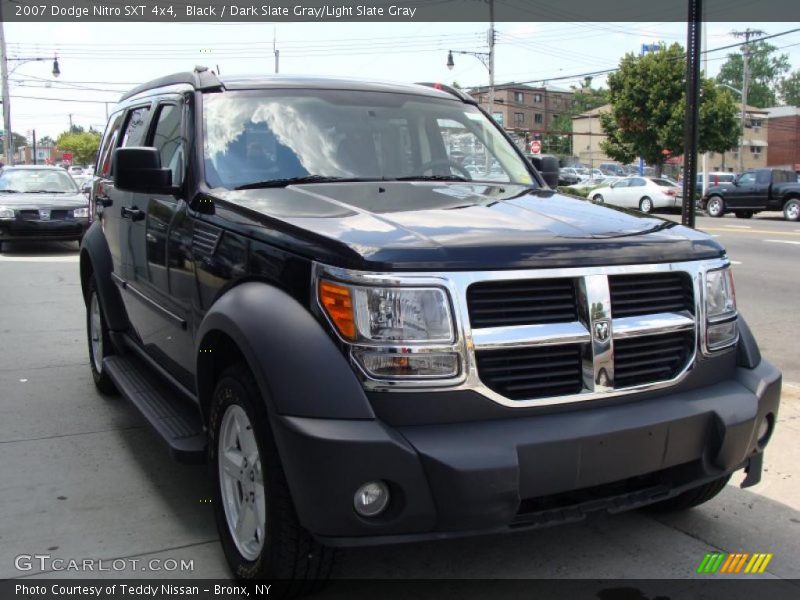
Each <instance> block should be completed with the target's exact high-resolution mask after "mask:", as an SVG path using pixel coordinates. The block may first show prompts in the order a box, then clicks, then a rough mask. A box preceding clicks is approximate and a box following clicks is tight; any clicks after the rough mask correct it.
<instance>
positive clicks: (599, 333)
mask: <svg viewBox="0 0 800 600" xmlns="http://www.w3.org/2000/svg"><path fill="white" fill-rule="evenodd" d="M473 288H475V289H473ZM569 290H574V292H573V293H572V294H570V293H569V292H568V291H569ZM559 292H560V293H559ZM548 298H552V301H553V305H552V306H551V305H548V303H547V299H548ZM476 300H480V302H478V301H476ZM467 309H468V312H469V318H470V323H471V326H472V337H473V340H474V344H475V350H476V352H475V357H476V366H477V373H478V377H479V378H480V380H481V381H482V382H483V384H484V385H485V386H486V387H487V388H489V389H490V390H492V391H493V392H495V393H496V394H499V395H500V396H502V397H503V398H506V399H508V400H511V401H514V402H518V401H523V402H527V401H535V400H537V399H554V398H555V399H557V398H559V397H563V396H574V395H581V394H595V393H600V394H602V393H609V392H613V391H616V390H624V389H628V388H632V387H637V386H647V385H651V384H655V383H663V382H667V381H670V380H673V379H675V378H677V377H678V376H679V375H680V374H681V373H682V372H683V371H684V370H685V369H686V368H687V367H688V365H689V364H690V361H691V360H692V359H693V357H694V352H695V344H696V342H695V340H696V324H695V318H694V315H695V314H696V313H697V311H696V307H695V294H694V289H693V280H692V277H691V275H690V274H689V273H688V272H674V271H669V272H655V273H653V272H650V273H647V272H645V273H630V274H627V273H626V274H620V275H605V274H591V275H585V276H578V277H574V278H567V279H565V278H559V279H545V278H540V279H532V280H511V281H492V282H480V283H475V284H473V285H471V286H470V287H469V288H468V289H467ZM506 311H507V312H506ZM486 315H491V320H489V321H487V319H486ZM520 315H524V320H522V319H519V318H518V317H519V316H520ZM553 315H558V318H557V319H555V320H553V319H552V318H551V317H552V316H553ZM504 316H505V317H506V319H505V320H504ZM520 321H522V322H520ZM495 322H497V323H502V325H501V326H492V325H493V324H494V323H495Z"/></svg>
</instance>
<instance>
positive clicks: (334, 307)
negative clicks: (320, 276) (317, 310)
mask: <svg viewBox="0 0 800 600" xmlns="http://www.w3.org/2000/svg"><path fill="white" fill-rule="evenodd" d="M319 301H320V304H322V307H323V308H324V309H325V313H326V314H327V315H328V316H329V317H330V319H331V321H333V324H334V325H336V329H338V330H339V333H340V334H341V335H342V337H344V338H346V339H348V340H354V339H355V337H356V323H355V320H354V318H353V299H352V298H351V296H350V290H349V288H347V287H346V286H343V285H339V284H336V283H331V282H330V281H320V283H319Z"/></svg>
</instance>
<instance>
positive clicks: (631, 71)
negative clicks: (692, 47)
mask: <svg viewBox="0 0 800 600" xmlns="http://www.w3.org/2000/svg"><path fill="white" fill-rule="evenodd" d="M685 70H686V56H685V53H684V50H683V48H682V47H681V46H680V44H673V45H672V46H669V47H665V48H662V49H661V50H659V51H657V52H653V53H651V54H647V55H645V56H636V55H634V54H630V53H629V54H627V55H626V56H625V57H623V59H622V60H621V61H620V66H619V69H618V70H617V71H616V72H615V73H612V74H611V75H609V77H608V87H609V101H610V104H611V112H610V113H607V114H602V115H600V122H601V124H602V126H603V130H604V132H605V134H606V136H607V138H606V139H605V140H604V141H603V142H601V148H602V149H603V151H604V152H605V153H606V154H607V155H608V156H610V157H611V158H613V159H615V160H618V161H620V162H622V163H629V162H632V161H633V160H634V159H636V158H637V157H638V156H641V157H642V158H644V160H645V161H646V162H647V163H648V164H650V165H652V166H654V167H656V169H657V172H658V173H661V169H662V167H663V165H664V162H665V161H666V159H667V158H668V157H669V156H679V155H681V154H683V130H684V121H685V115H686V94H685V85H686V84H685ZM701 91H702V93H701V98H700V107H699V122H700V140H699V148H698V149H699V151H700V152H708V151H712V152H725V151H726V150H729V149H730V148H732V147H734V146H735V145H736V143H737V140H738V132H739V126H738V121H737V119H736V115H737V110H736V105H735V103H734V101H733V98H732V97H731V95H730V94H729V93H728V92H727V91H726V90H719V89H717V86H715V85H714V83H713V82H712V81H711V80H708V79H703V81H702V83H701Z"/></svg>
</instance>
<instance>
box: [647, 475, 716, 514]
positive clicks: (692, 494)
mask: <svg viewBox="0 0 800 600" xmlns="http://www.w3.org/2000/svg"><path fill="white" fill-rule="evenodd" d="M730 479H731V476H730V475H725V476H724V477H720V478H719V479H715V480H713V481H709V482H708V483H706V484H703V485H701V486H699V487H696V488H692V489H691V490H686V491H685V492H683V493H682V494H678V495H677V496H675V497H674V498H668V499H667V500H662V501H661V502H656V503H655V504H651V505H650V506H648V507H647V508H648V510H652V511H655V512H678V511H682V510H688V509H690V508H694V507H695V506H700V505H701V504H704V503H706V502H708V501H709V500H711V499H712V498H713V497H714V496H716V495H717V494H719V493H720V492H721V491H722V490H724V489H725V486H726V485H727V484H728V481H730Z"/></svg>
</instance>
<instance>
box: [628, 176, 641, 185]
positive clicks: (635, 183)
mask: <svg viewBox="0 0 800 600" xmlns="http://www.w3.org/2000/svg"><path fill="white" fill-rule="evenodd" d="M644 186H645V181H644V179H641V178H639V177H637V178H636V179H631V182H630V183H629V184H628V187H644Z"/></svg>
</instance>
